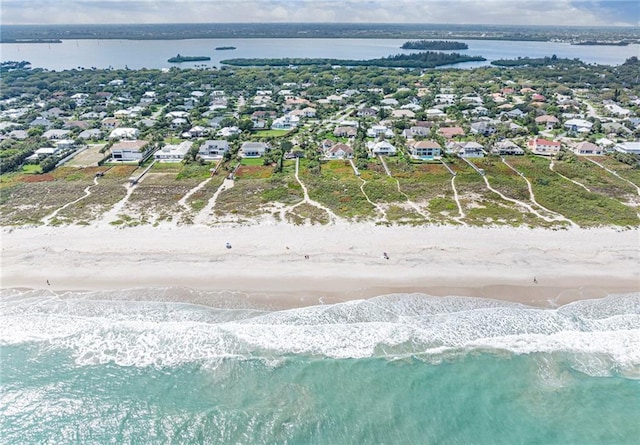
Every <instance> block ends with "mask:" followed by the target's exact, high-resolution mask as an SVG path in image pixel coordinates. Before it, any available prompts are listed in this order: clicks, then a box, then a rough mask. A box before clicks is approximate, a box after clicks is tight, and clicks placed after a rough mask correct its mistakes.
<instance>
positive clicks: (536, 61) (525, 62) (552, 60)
mask: <svg viewBox="0 0 640 445" xmlns="http://www.w3.org/2000/svg"><path fill="white" fill-rule="evenodd" d="M491 65H495V66H507V67H514V66H547V65H584V62H583V61H582V60H580V59H562V58H558V57H557V56H556V55H555V54H554V55H553V56H551V57H538V58H530V57H518V58H517V59H499V60H494V61H493V62H491Z"/></svg>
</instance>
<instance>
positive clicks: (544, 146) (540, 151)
mask: <svg viewBox="0 0 640 445" xmlns="http://www.w3.org/2000/svg"><path fill="white" fill-rule="evenodd" d="M527 146H528V147H529V150H531V151H532V152H533V153H535V154H537V155H544V156H553V155H555V154H557V153H558V152H559V151H560V148H561V145H560V142H556V141H549V140H547V139H541V138H534V139H531V140H530V141H529V142H527Z"/></svg>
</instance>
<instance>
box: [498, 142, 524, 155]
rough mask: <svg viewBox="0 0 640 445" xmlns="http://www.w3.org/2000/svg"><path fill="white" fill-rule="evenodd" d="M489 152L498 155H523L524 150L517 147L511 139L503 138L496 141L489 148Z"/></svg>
mask: <svg viewBox="0 0 640 445" xmlns="http://www.w3.org/2000/svg"><path fill="white" fill-rule="evenodd" d="M491 153H492V154H494V155H499V156H522V155H524V150H523V149H522V148H520V147H518V146H517V145H516V144H515V143H514V142H513V141H511V140H509V139H505V140H503V141H499V142H496V143H495V144H494V146H493V148H492V149H491Z"/></svg>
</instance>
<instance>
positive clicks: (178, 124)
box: [171, 117, 189, 130]
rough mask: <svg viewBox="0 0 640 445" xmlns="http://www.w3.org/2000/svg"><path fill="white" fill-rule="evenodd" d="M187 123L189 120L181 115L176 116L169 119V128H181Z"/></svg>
mask: <svg viewBox="0 0 640 445" xmlns="http://www.w3.org/2000/svg"><path fill="white" fill-rule="evenodd" d="M187 125H189V121H188V120H186V119H185V118H183V117H176V118H175V119H172V120H171V128H173V129H174V130H177V129H181V128H183V127H185V126H187Z"/></svg>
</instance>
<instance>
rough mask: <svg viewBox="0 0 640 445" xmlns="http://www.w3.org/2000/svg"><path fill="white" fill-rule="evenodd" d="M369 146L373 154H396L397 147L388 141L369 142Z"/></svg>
mask: <svg viewBox="0 0 640 445" xmlns="http://www.w3.org/2000/svg"><path fill="white" fill-rule="evenodd" d="M367 148H368V149H369V152H370V153H371V155H372V156H380V155H382V156H394V155H395V154H396V147H395V146H393V145H392V144H391V143H389V142H388V141H378V142H367Z"/></svg>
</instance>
